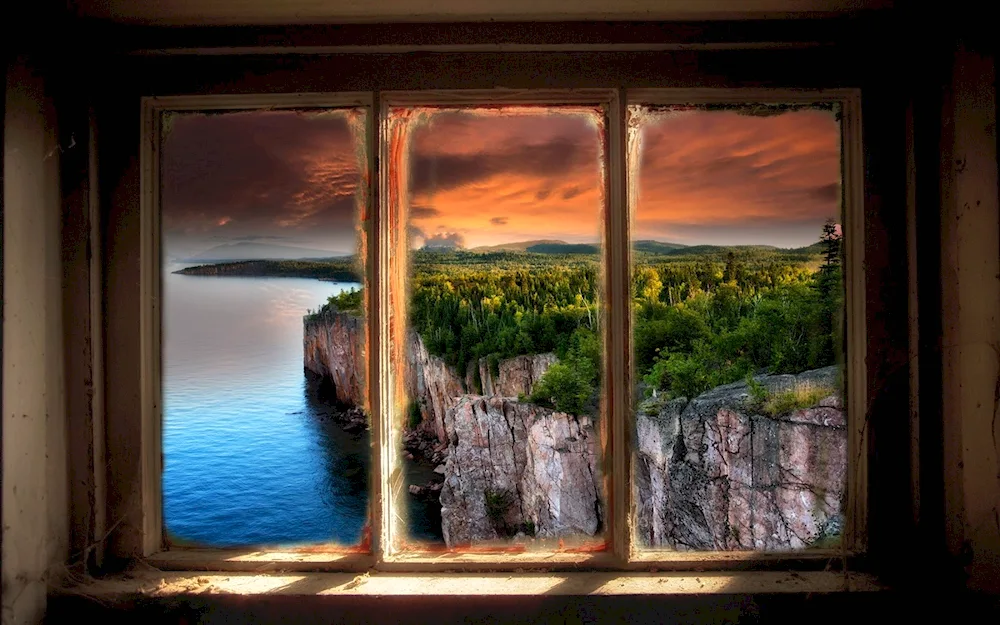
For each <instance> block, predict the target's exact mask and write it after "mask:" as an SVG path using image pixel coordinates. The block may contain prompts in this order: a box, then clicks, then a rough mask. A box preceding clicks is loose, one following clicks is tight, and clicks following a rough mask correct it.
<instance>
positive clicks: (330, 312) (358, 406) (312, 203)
mask: <svg viewBox="0 0 1000 625" xmlns="http://www.w3.org/2000/svg"><path fill="white" fill-rule="evenodd" d="M365 115H366V113H365V111H364V110H360V109H359V110H353V109H351V110H343V109H342V110H322V111H318V110H309V111H294V110H275V111H251V112H231V113H213V114H207V113H166V114H164V116H163V117H162V121H163V131H162V155H161V156H162V165H161V166H162V169H161V187H162V196H161V215H162V250H163V264H162V268H163V270H162V286H163V342H162V345H163V419H164V430H163V432H164V439H163V441H164V442H163V445H164V473H163V506H164V508H163V509H164V517H165V524H166V528H167V532H168V535H169V536H170V538H171V540H172V541H173V542H175V543H181V544H185V543H187V544H190V543H194V544H202V545H209V546H250V545H291V544H302V543H326V544H331V543H336V544H339V545H341V546H347V545H358V544H359V542H362V541H363V539H364V535H365V534H366V531H367V521H368V480H369V465H370V461H369V453H370V442H369V433H368V423H367V416H366V415H367V397H366V387H365V377H366V376H365V372H366V369H365V364H364V363H365V362H367V360H366V357H365V353H366V351H367V350H366V349H365V333H364V304H363V301H362V299H361V295H360V293H361V291H360V289H361V286H362V276H363V271H362V261H363V258H364V237H363V234H362V232H361V230H360V229H359V210H363V207H364V205H365V202H366V199H365V194H366V189H365V185H364V183H363V178H362V172H365V171H366V168H367V165H366V158H365V153H364V147H363V146H364V145H365V143H364V140H365V139H364V137H365Z"/></svg>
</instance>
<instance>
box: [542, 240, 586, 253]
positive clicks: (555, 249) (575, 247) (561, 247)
mask: <svg viewBox="0 0 1000 625" xmlns="http://www.w3.org/2000/svg"><path fill="white" fill-rule="evenodd" d="M525 251H526V252H531V253H532V254H596V253H598V252H599V251H601V248H600V247H598V246H596V245H593V244H590V243H563V242H561V241H560V242H558V243H538V244H536V245H531V246H529V247H528V248H527V249H526V250H525Z"/></svg>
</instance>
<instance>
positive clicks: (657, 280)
mask: <svg viewBox="0 0 1000 625" xmlns="http://www.w3.org/2000/svg"><path fill="white" fill-rule="evenodd" d="M628 116H629V120H628V126H629V155H630V164H629V170H630V173H635V174H637V175H638V180H637V181H635V182H636V183H637V184H635V183H634V184H633V186H632V189H633V190H635V189H637V190H638V196H637V199H636V201H635V204H634V214H633V229H632V231H633V239H632V240H633V247H634V254H633V258H634V263H633V278H632V297H633V349H634V354H633V356H634V375H635V378H634V380H635V399H634V406H635V422H636V428H637V429H636V433H635V434H636V438H635V445H636V456H635V463H636V464H635V467H636V470H635V483H634V488H635V490H634V496H635V501H636V506H635V508H636V514H637V519H636V523H635V534H636V541H637V543H638V544H639V545H640V546H644V547H653V548H665V549H678V550H766V551H783V550H793V549H803V548H810V547H832V546H836V545H837V544H839V537H840V531H841V527H842V525H843V510H844V498H845V486H846V467H847V429H846V418H847V416H846V413H845V409H844V401H843V375H842V363H843V358H842V352H843V349H842V340H843V338H842V337H843V332H842V325H843V318H844V315H843V311H844V284H843V272H842V268H841V244H842V230H841V214H842V208H841V206H842V199H841V197H842V192H841V157H840V152H841V150H840V146H841V138H840V123H839V119H838V114H837V111H836V110H835V109H834V108H833V107H831V106H804V107H799V106H777V105H745V106H744V105H741V106H714V107H709V106H702V107H645V106H632V107H629V110H628Z"/></svg>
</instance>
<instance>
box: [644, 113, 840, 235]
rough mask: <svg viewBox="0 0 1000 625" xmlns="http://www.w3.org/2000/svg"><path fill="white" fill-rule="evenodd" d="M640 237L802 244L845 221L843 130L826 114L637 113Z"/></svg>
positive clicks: (831, 114)
mask: <svg viewBox="0 0 1000 625" xmlns="http://www.w3.org/2000/svg"><path fill="white" fill-rule="evenodd" d="M637 118H638V121H639V128H640V137H641V139H640V141H641V148H640V162H639V185H638V188H639V195H638V199H637V202H636V211H635V216H634V219H635V228H634V231H635V233H636V234H635V236H636V238H637V239H659V240H676V241H680V242H684V243H696V242H697V243H700V242H707V243H762V244H774V245H779V246H793V245H806V244H808V243H811V242H814V241H815V240H816V239H818V237H819V232H820V226H821V225H822V223H823V221H824V220H825V219H826V218H827V217H834V218H837V219H839V211H840V205H841V202H840V193H841V192H840V185H841V170H840V129H839V124H838V122H837V121H836V119H835V117H834V115H833V113H832V112H830V111H822V110H815V109H812V110H799V111H793V112H787V113H784V114H781V115H775V116H769V117H754V116H748V115H740V114H738V113H736V112H732V111H705V110H701V111H698V110H689V111H673V112H669V113H665V114H664V113H652V114H641V113H640V114H639V115H638V116H637Z"/></svg>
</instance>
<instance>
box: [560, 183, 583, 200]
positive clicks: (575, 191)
mask: <svg viewBox="0 0 1000 625" xmlns="http://www.w3.org/2000/svg"><path fill="white" fill-rule="evenodd" d="M581 193H583V189H581V188H580V187H576V186H573V187H568V188H566V189H563V192H562V198H563V199H564V200H572V199H573V198H575V197H576V196H578V195H580V194H581Z"/></svg>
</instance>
